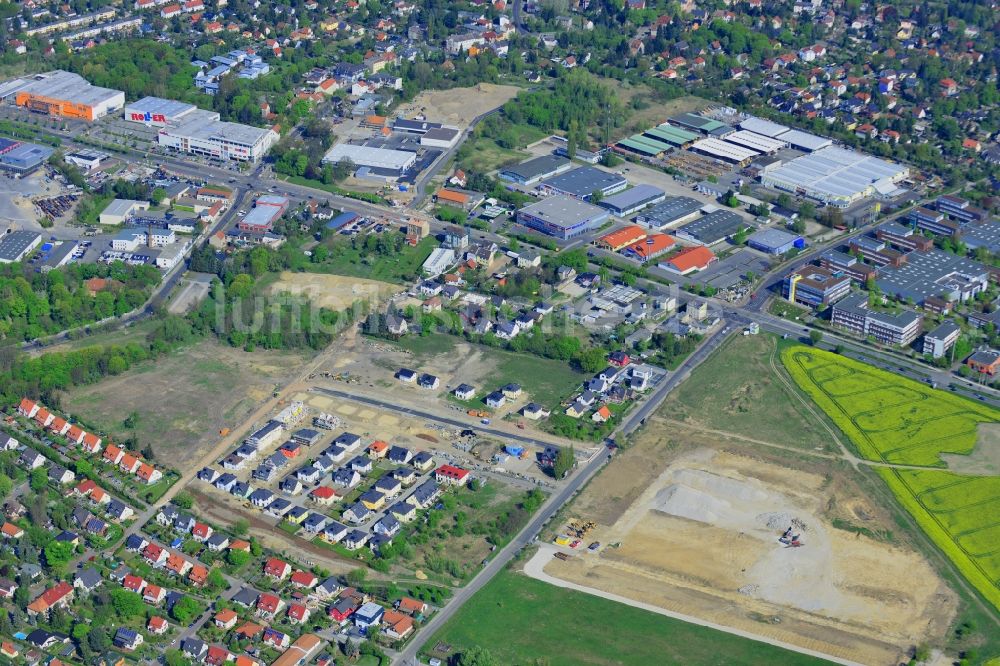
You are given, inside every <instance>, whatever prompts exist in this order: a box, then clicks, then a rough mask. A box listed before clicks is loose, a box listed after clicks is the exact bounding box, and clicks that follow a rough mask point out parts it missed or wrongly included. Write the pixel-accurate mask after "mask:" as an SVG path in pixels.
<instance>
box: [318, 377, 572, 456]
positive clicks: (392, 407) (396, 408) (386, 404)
mask: <svg viewBox="0 0 1000 666" xmlns="http://www.w3.org/2000/svg"><path fill="white" fill-rule="evenodd" d="M310 390H311V391H313V392H314V393H322V394H324V395H328V396H331V397H334V398H339V399H341V400H350V401H352V402H360V403H362V404H365V405H370V406H371V407H377V408H379V409H385V410H389V411H391V412H394V413H397V414H407V415H409V416H415V417H417V418H420V419H424V420H427V421H436V422H437V423H445V424H447V425H450V426H453V427H455V428H461V429H463V430H465V429H469V430H475V431H476V432H477V433H485V434H487V435H492V436H493V437H501V438H505V439H513V440H516V441H518V442H524V443H525V444H532V445H534V446H538V447H541V448H543V449H544V448H545V447H547V446H555V447H558V445H557V444H553V443H551V442H546V441H542V440H540V439H534V438H532V437H528V436H527V435H521V434H518V433H513V432H507V431H505V430H497V429H496V428H490V427H488V426H485V425H483V424H481V423H479V422H474V421H461V420H459V419H455V418H450V417H447V416H440V415H438V414H434V413H432V412H425V411H421V410H419V409H413V408H410V407H401V406H400V405H399V404H398V403H395V402H392V401H390V400H380V399H378V398H370V397H368V396H363V395H357V394H355V393H350V392H348V391H340V390H337V389H332V388H326V387H323V386H313V387H312V389H310Z"/></svg>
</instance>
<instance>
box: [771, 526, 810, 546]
mask: <svg viewBox="0 0 1000 666" xmlns="http://www.w3.org/2000/svg"><path fill="white" fill-rule="evenodd" d="M799 536H800V535H798V534H794V533H793V532H792V528H791V527H789V528H788V529H787V530H785V531H784V532H783V533H782V535H781V536H780V537H778V541H779V542H780V543H783V544H785V548H801V547H802V546H803V545H805V544H803V543H802V542H801V541H799Z"/></svg>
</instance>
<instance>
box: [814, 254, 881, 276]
mask: <svg viewBox="0 0 1000 666" xmlns="http://www.w3.org/2000/svg"><path fill="white" fill-rule="evenodd" d="M819 265H820V266H822V267H823V268H827V269H829V270H831V271H835V272H839V273H843V274H844V275H846V276H848V277H849V278H851V279H852V280H854V281H856V282H859V283H862V284H863V283H865V282H867V281H868V278H870V277H875V268H874V267H873V266H869V265H868V264H866V263H865V262H863V261H861V260H860V259H858V258H857V257H855V256H854V255H853V254H848V253H846V252H841V251H839V250H827V251H826V252H824V253H823V254H821V255H820V256H819Z"/></svg>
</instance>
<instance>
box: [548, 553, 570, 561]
mask: <svg viewBox="0 0 1000 666" xmlns="http://www.w3.org/2000/svg"><path fill="white" fill-rule="evenodd" d="M552 555H553V556H554V557H557V558H559V559H560V560H568V559H569V557H570V556H569V555H567V554H566V553H563V552H561V551H560V552H557V553H552Z"/></svg>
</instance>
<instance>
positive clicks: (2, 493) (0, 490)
mask: <svg viewBox="0 0 1000 666" xmlns="http://www.w3.org/2000/svg"><path fill="white" fill-rule="evenodd" d="M13 489H14V482H13V481H11V480H10V477H9V476H7V475H6V474H2V473H0V500H2V499H4V498H5V497H7V495H10V491H11V490H13Z"/></svg>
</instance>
